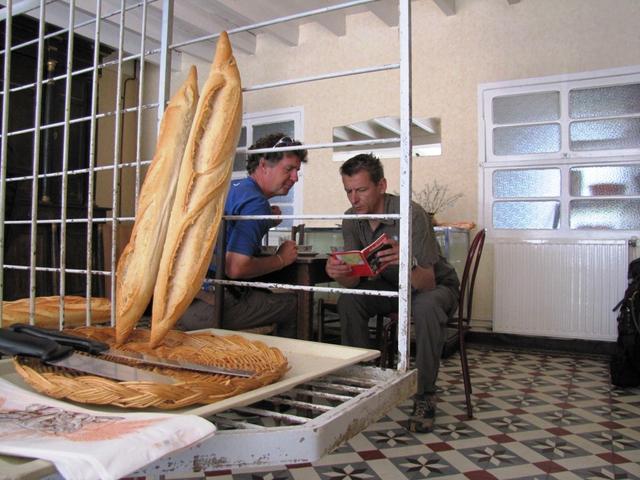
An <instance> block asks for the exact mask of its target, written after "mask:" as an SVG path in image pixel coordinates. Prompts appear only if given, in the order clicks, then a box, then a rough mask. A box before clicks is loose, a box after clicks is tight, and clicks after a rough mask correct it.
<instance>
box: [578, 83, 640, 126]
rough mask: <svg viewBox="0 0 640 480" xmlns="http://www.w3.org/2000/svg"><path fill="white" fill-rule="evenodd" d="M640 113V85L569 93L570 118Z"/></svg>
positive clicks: (588, 89) (587, 89)
mask: <svg viewBox="0 0 640 480" xmlns="http://www.w3.org/2000/svg"><path fill="white" fill-rule="evenodd" d="M634 113H640V83H635V84H631V85H615V86H612V87H600V88H586V89H580V90H571V91H570V92H569V117H571V118H593V117H614V116H618V115H628V114H634Z"/></svg>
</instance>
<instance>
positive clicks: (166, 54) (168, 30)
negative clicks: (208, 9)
mask: <svg viewBox="0 0 640 480" xmlns="http://www.w3.org/2000/svg"><path fill="white" fill-rule="evenodd" d="M172 37H173V0H162V32H161V38H160V72H159V76H160V79H159V85H158V110H157V111H156V115H157V127H158V129H159V128H160V121H161V120H162V115H163V113H164V108H165V106H166V104H167V99H168V98H169V76H170V75H171V50H170V49H169V45H171V39H172Z"/></svg>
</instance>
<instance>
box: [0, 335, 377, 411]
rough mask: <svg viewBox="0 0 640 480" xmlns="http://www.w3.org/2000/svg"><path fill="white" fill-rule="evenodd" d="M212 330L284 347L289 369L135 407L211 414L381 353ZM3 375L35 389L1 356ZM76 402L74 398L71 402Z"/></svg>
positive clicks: (103, 408) (101, 408)
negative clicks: (235, 386)
mask: <svg viewBox="0 0 640 480" xmlns="http://www.w3.org/2000/svg"><path fill="white" fill-rule="evenodd" d="M206 332H211V333H213V334H215V335H240V336H242V337H244V338H246V339H248V340H259V341H261V342H264V343H265V344H267V345H268V346H270V347H276V348H278V349H280V350H281V351H282V353H283V354H284V355H285V356H286V357H287V360H288V362H289V367H290V369H289V371H288V372H287V373H285V374H284V376H283V377H282V378H281V379H280V380H279V381H277V382H275V383H272V384H270V385H265V386H264V387H260V388H258V389H255V390H252V391H250V392H245V393H242V394H240V395H236V396H233V397H230V398H226V399H223V400H220V401H218V402H215V403H211V404H207V405H193V406H190V407H186V408H183V409H176V410H171V411H166V410H158V409H153V408H148V409H139V410H138V409H136V410H135V411H138V412H145V411H146V412H153V411H158V412H162V413H174V414H180V413H182V414H190V415H199V416H201V417H208V416H211V415H214V414H216V413H219V412H222V411H225V410H228V409H230V408H234V407H242V406H246V405H250V404H252V403H255V402H258V401H260V400H264V399H265V398H268V397H271V396H273V395H277V394H279V393H282V392H285V391H287V390H290V389H291V388H293V387H295V386H297V385H299V384H302V383H304V382H308V381H310V380H313V379H315V378H318V377H322V376H324V375H327V374H329V373H332V372H334V371H336V370H339V369H341V368H344V367H346V366H349V365H353V364H356V363H359V362H365V361H369V360H372V359H374V358H376V357H378V356H379V355H380V352H379V351H378V350H368V349H363V348H356V347H346V346H342V345H333V344H328V343H318V342H310V341H305V340H296V339H291V338H281V337H274V336H268V335H258V334H252V333H246V332H236V331H230V330H222V329H206V330H199V331H198V333H206ZM0 377H2V378H4V379H5V380H7V381H10V382H11V383H13V384H15V385H18V386H20V387H21V388H24V389H26V390H29V391H34V390H33V389H32V388H31V387H30V386H29V385H27V384H26V383H25V382H24V381H23V380H22V377H20V376H19V375H18V374H17V373H16V371H15V370H14V368H13V362H12V361H11V359H6V360H0ZM69 403H74V402H69ZM77 405H79V406H81V407H82V408H89V409H92V410H96V411H99V412H118V411H120V412H121V411H122V409H121V408H117V407H109V406H105V405H87V404H77Z"/></svg>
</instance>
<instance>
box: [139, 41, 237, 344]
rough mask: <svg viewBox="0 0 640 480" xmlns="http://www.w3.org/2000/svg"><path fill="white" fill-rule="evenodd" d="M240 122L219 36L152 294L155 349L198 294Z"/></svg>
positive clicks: (227, 47) (233, 74) (229, 63)
mask: <svg viewBox="0 0 640 480" xmlns="http://www.w3.org/2000/svg"><path fill="white" fill-rule="evenodd" d="M241 124H242V88H241V85H240V73H239V72H238V67H237V65H236V61H235V59H234V57H233V54H232V52H231V44H230V43H229V38H228V36H227V34H226V32H222V34H221V35H220V38H219V39H218V43H217V46H216V54H215V58H214V60H213V64H212V66H211V71H210V73H209V78H208V79H207V81H206V83H205V85H204V87H203V89H202V95H201V97H200V101H199V102H198V108H197V110H196V116H195V119H194V121H193V127H192V129H191V133H190V134H189V141H188V143H187V149H186V151H185V155H184V159H183V161H182V166H181V168H180V177H179V179H178V189H177V192H176V198H175V201H174V204H173V209H172V211H171V222H170V226H169V230H168V232H167V238H166V241H165V244H164V249H163V252H162V260H161V262H160V270H159V272H158V278H157V281H156V285H155V289H154V292H153V313H152V318H151V335H150V340H149V343H150V346H151V347H156V346H158V345H159V344H160V343H161V342H162V339H163V338H164V336H165V335H166V334H167V332H168V331H169V330H170V329H171V328H172V327H173V326H174V325H175V323H176V322H177V321H178V319H179V318H180V316H181V315H182V314H183V313H184V312H185V310H186V309H187V308H188V306H189V305H190V304H191V302H192V300H193V299H194V298H195V296H196V294H197V293H198V291H199V290H200V287H201V285H202V282H203V280H204V276H205V274H206V272H207V269H208V267H209V263H210V262H211V257H212V256H213V249H214V245H215V241H216V237H217V235H218V227H219V225H220V220H221V217H222V213H223V210H224V202H225V199H226V195H227V192H228V190H229V182H230V178H231V171H232V168H233V158H234V153H235V149H236V146H237V143H238V138H239V136H240V127H241Z"/></svg>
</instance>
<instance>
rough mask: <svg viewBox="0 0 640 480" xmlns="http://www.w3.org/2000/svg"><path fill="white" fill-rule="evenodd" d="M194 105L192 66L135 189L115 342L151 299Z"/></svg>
mask: <svg viewBox="0 0 640 480" xmlns="http://www.w3.org/2000/svg"><path fill="white" fill-rule="evenodd" d="M197 103H198V78H197V74H196V69H195V67H193V66H192V67H191V69H190V70H189V75H188V77H187V79H186V80H185V82H184V83H183V85H182V86H181V87H180V89H179V90H178V91H177V92H176V93H175V94H174V95H173V97H172V98H171V101H170V102H169V105H168V106H167V109H166V110H165V112H164V115H163V116H162V122H161V123H160V131H159V133H158V142H157V145H156V152H155V155H154V156H153V160H152V161H151V166H150V167H149V170H148V171H147V175H146V176H145V179H144V183H143V184H142V188H141V189H140V197H139V200H138V213H137V215H136V220H135V224H134V226H133V231H132V233H131V239H130V240H129V243H128V244H127V246H126V247H125V249H124V251H123V252H122V255H121V256H120V259H119V261H118V269H117V273H116V278H117V282H116V343H117V344H122V343H124V342H125V341H126V339H127V337H128V336H129V335H130V334H131V332H132V331H133V329H134V328H135V326H136V324H137V323H138V321H139V320H140V318H141V317H142V315H143V314H144V311H145V309H146V308H147V306H148V305H149V302H150V301H151V297H152V295H153V287H154V285H155V280H156V275H157V273H158V269H159V268H160V258H161V256H162V247H163V245H164V241H165V238H166V235H167V228H168V226H169V215H170V214H171V207H172V205H173V200H174V198H175V192H176V186H177V184H178V173H179V171H180V162H181V161H182V158H183V155H184V151H185V148H186V145H187V139H188V138H189V132H190V130H191V124H192V123H193V117H194V115H195V111H196V105H197Z"/></svg>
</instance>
